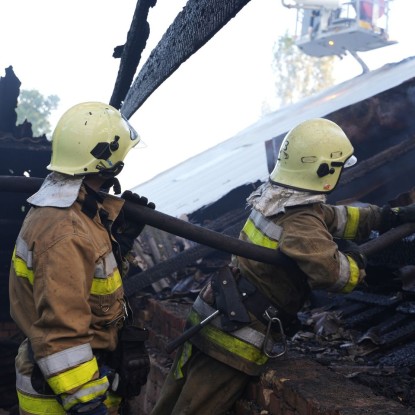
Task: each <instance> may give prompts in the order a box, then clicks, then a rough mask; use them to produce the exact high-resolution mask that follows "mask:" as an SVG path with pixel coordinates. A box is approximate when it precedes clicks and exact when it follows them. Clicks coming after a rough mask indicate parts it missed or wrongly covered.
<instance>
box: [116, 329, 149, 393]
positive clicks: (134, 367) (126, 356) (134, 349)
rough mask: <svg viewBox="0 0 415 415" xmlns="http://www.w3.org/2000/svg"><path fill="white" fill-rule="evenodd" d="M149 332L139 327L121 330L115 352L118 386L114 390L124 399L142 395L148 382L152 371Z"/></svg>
mask: <svg viewBox="0 0 415 415" xmlns="http://www.w3.org/2000/svg"><path fill="white" fill-rule="evenodd" d="M147 339H148V331H147V330H146V329H142V328H140V327H137V326H133V325H127V326H125V327H123V328H122V329H121V332H120V335H119V340H118V346H117V348H116V350H115V352H114V358H115V359H116V363H115V365H114V366H115V367H116V372H117V375H118V379H117V385H115V383H116V382H114V383H113V387H112V389H113V390H114V392H115V393H117V394H118V395H120V396H122V397H124V398H131V397H133V396H138V395H139V394H140V390H141V386H143V385H145V384H146V382H147V376H148V373H149V371H150V358H149V355H148V351H147V348H146V346H145V341H146V340H147Z"/></svg>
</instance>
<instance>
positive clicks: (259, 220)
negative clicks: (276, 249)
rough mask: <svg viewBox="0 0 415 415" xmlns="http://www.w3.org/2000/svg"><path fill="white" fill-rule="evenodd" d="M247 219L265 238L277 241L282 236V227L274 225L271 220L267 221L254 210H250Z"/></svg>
mask: <svg viewBox="0 0 415 415" xmlns="http://www.w3.org/2000/svg"><path fill="white" fill-rule="evenodd" d="M249 218H250V219H251V220H252V222H254V225H255V226H256V227H257V228H258V229H259V230H260V231H261V232H262V233H263V234H264V235H266V236H268V237H269V238H271V239H273V240H274V241H279V240H280V238H281V234H282V227H281V226H278V225H276V224H275V223H274V222H272V221H271V220H269V219H267V218H266V217H265V216H264V215H262V214H261V213H260V212H258V211H257V210H255V209H252V212H251V214H250V215H249Z"/></svg>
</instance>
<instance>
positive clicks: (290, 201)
mask: <svg viewBox="0 0 415 415" xmlns="http://www.w3.org/2000/svg"><path fill="white" fill-rule="evenodd" d="M326 199H327V197H326V195H325V194H315V193H310V192H302V191H299V190H294V189H289V188H287V187H282V186H277V185H274V184H272V183H271V182H269V181H267V182H265V183H264V184H262V185H261V186H260V187H258V189H256V190H255V191H254V192H252V193H251V194H250V195H249V196H248V198H247V199H246V201H247V203H248V205H250V206H252V207H253V208H254V209H256V210H258V211H259V212H261V213H262V214H263V215H264V216H268V217H269V216H274V215H277V214H278V213H281V212H285V208H286V207H292V206H300V205H309V204H311V203H325V202H326Z"/></svg>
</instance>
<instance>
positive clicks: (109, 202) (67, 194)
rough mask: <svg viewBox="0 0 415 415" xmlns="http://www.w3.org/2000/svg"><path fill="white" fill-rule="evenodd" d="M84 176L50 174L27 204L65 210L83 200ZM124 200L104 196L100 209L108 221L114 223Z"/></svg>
mask: <svg viewBox="0 0 415 415" xmlns="http://www.w3.org/2000/svg"><path fill="white" fill-rule="evenodd" d="M83 179H84V176H67V175H66V174H61V173H57V172H52V173H50V174H49V175H48V176H46V178H45V180H44V181H43V183H42V186H41V187H40V189H39V190H38V191H37V192H36V193H35V194H33V195H32V196H30V197H29V198H28V199H27V202H28V203H30V204H31V205H33V206H38V207H46V206H49V207H58V208H66V207H70V206H72V205H73V204H74V202H75V201H76V200H77V199H78V198H79V200H80V201H82V200H83V199H84V198H85V190H84V188H83V187H81V186H82V181H83ZM123 205H124V200H123V199H121V198H119V197H116V196H113V195H110V194H108V195H105V198H104V200H103V202H102V207H103V208H104V209H105V210H106V211H107V212H108V219H110V220H112V221H114V220H115V218H116V217H117V216H118V214H119V213H120V210H121V208H122V206H123Z"/></svg>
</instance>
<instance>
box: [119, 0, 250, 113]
mask: <svg viewBox="0 0 415 415" xmlns="http://www.w3.org/2000/svg"><path fill="white" fill-rule="evenodd" d="M249 1H250V0H226V1H223V0H189V1H188V2H187V4H186V5H185V6H184V7H183V10H182V11H181V12H180V13H179V14H178V15H177V17H176V18H175V20H174V21H173V23H172V24H171V25H170V27H169V28H168V29H167V31H166V33H165V34H164V35H163V37H162V38H161V40H160V42H159V43H158V44H157V46H156V47H155V48H154V49H153V51H152V52H151V54H150V56H149V58H148V59H147V61H146V63H145V64H144V66H143V67H142V68H141V71H140V72H139V74H138V75H137V78H136V79H135V81H134V83H133V84H132V86H131V88H130V90H129V91H128V93H127V96H126V98H125V101H124V103H123V105H122V107H121V112H122V113H123V114H124V115H125V116H126V117H127V118H130V117H131V116H132V115H133V114H134V113H135V112H136V111H137V109H138V108H140V106H141V105H142V104H143V103H144V102H145V100H146V99H147V98H148V97H149V96H150V95H151V94H152V93H153V92H154V91H155V90H156V89H157V88H158V87H159V86H160V85H161V84H162V83H163V82H164V81H165V80H166V79H167V78H168V77H169V76H170V75H171V74H172V73H173V72H174V71H175V70H176V69H177V68H178V67H179V66H180V65H181V64H182V63H183V62H185V61H186V60H187V59H188V58H189V57H190V56H192V55H193V54H194V53H195V52H197V51H198V50H199V49H200V48H201V47H202V46H203V45H205V44H206V43H207V42H208V41H209V40H210V39H211V38H212V37H213V36H214V35H215V34H216V33H217V32H218V31H219V30H220V29H222V27H224V26H225V25H226V24H227V23H228V22H229V21H230V20H231V19H232V18H233V17H235V16H236V14H237V13H238V12H239V11H240V10H241V9H242V8H243V7H244V6H246V5H247V4H248V3H249Z"/></svg>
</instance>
